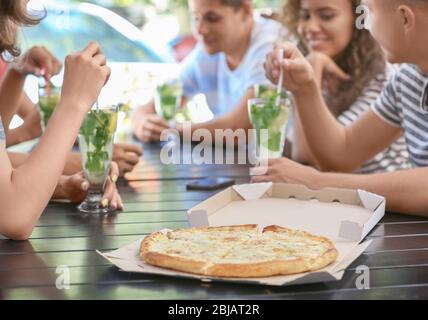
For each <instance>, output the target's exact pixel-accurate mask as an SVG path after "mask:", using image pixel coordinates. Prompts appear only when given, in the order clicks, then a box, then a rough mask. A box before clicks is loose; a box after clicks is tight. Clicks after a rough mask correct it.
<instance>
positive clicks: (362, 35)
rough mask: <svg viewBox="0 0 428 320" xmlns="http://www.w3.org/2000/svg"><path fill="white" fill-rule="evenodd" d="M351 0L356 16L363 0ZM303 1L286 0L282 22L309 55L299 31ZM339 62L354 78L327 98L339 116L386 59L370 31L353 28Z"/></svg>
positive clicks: (375, 74) (383, 67)
mask: <svg viewBox="0 0 428 320" xmlns="http://www.w3.org/2000/svg"><path fill="white" fill-rule="evenodd" d="M348 1H351V3H352V10H353V12H354V16H355V18H356V17H357V14H356V9H357V7H358V5H360V4H361V0H348ZM388 1H389V0H388ZM301 2H302V0H287V1H286V2H285V4H284V7H283V12H282V21H283V23H284V25H285V27H286V28H287V29H288V30H289V32H290V33H291V36H292V37H294V38H296V39H297V42H298V45H299V48H300V49H301V50H302V52H303V53H304V54H308V53H309V48H307V47H306V45H305V44H304V42H303V40H302V39H301V38H300V36H299V33H298V25H299V19H300V9H301ZM336 63H337V64H338V65H339V67H341V68H342V69H343V70H344V71H345V72H346V73H348V74H349V75H351V77H352V81H348V82H342V83H341V84H340V86H339V88H338V90H337V92H335V93H333V94H331V95H329V96H328V97H326V100H327V104H328V106H329V107H330V110H331V111H332V112H333V114H335V115H336V116H338V115H340V114H341V113H342V112H343V111H345V110H347V109H348V108H349V107H351V105H352V104H353V103H354V102H355V101H356V100H357V99H358V97H359V96H360V95H361V93H362V92H363V91H364V88H365V87H366V86H367V85H368V84H369V83H370V82H371V81H372V80H373V79H375V78H376V76H377V75H379V74H381V73H383V72H384V71H385V68H386V62H385V57H384V54H383V52H382V50H381V48H380V46H379V45H378V43H377V42H376V41H375V40H374V39H373V37H372V36H371V35H370V32H368V31H367V30H358V29H357V28H354V33H353V35H352V40H351V42H350V43H349V45H348V47H347V48H346V49H345V52H344V53H343V55H342V56H341V57H340V58H339V60H338V61H336Z"/></svg>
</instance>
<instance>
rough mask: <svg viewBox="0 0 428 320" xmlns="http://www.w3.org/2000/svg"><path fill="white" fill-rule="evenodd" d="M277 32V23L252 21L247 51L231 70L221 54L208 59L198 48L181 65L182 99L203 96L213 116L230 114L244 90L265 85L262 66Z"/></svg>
mask: <svg viewBox="0 0 428 320" xmlns="http://www.w3.org/2000/svg"><path fill="white" fill-rule="evenodd" d="M280 31H281V24H279V23H278V22H276V21H273V20H269V19H264V18H261V17H256V18H255V22H254V28H253V31H252V35H251V43H250V47H249V49H248V50H247V52H246V54H245V56H244V58H243V60H242V62H241V64H240V65H239V66H238V67H237V68H236V69H235V70H230V68H229V66H228V64H227V61H226V55H225V54H224V53H223V52H221V53H217V54H214V55H209V54H208V53H206V51H205V50H204V48H203V45H202V44H198V46H197V47H196V48H195V50H193V52H192V53H191V54H190V55H189V57H187V58H186V60H185V61H184V62H183V65H182V71H181V75H180V80H181V82H182V83H183V91H184V96H186V97H188V98H192V97H193V96H195V95H197V94H204V95H205V97H206V99H207V102H208V105H209V106H210V108H211V111H212V112H213V114H214V115H215V116H220V115H223V114H225V113H228V112H230V111H232V110H233V108H235V107H237V106H238V105H239V103H240V102H241V100H242V99H243V97H244V96H245V94H246V93H247V90H248V89H250V88H251V87H253V86H254V85H257V84H262V83H266V82H267V79H266V73H265V70H264V68H263V63H264V61H265V59H266V55H267V54H268V53H269V52H270V51H271V50H272V49H273V47H274V44H275V42H276V41H277V39H278V35H279V34H280Z"/></svg>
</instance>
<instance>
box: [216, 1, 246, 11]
mask: <svg viewBox="0 0 428 320" xmlns="http://www.w3.org/2000/svg"><path fill="white" fill-rule="evenodd" d="M247 1H248V0H220V2H221V4H222V5H225V6H229V7H233V8H235V9H238V8H240V7H241V6H242V5H243V4H244V3H245V2H247Z"/></svg>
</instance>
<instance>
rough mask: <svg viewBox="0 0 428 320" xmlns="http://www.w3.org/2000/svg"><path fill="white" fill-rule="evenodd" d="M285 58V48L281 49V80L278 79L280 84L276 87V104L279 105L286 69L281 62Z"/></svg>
mask: <svg viewBox="0 0 428 320" xmlns="http://www.w3.org/2000/svg"><path fill="white" fill-rule="evenodd" d="M283 59H284V50H283V49H281V50H280V51H279V65H280V68H281V70H280V73H279V81H278V86H277V89H276V93H277V97H276V106H279V104H280V103H281V92H282V87H283V85H284V69H283V68H282V65H281V62H282V60H283Z"/></svg>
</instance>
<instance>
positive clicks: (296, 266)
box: [140, 225, 338, 278]
mask: <svg viewBox="0 0 428 320" xmlns="http://www.w3.org/2000/svg"><path fill="white" fill-rule="evenodd" d="M198 241H199V242H198ZM294 245H295V246H294ZM318 251H319V253H318ZM299 252H301V253H300V254H299ZM140 256H141V258H142V259H143V260H144V261H145V262H146V263H148V264H152V265H155V266H159V267H163V268H167V269H171V270H178V271H183V272H188V273H193V274H200V275H204V276H213V277H225V278H229V277H230V278H258V277H271V276H277V275H292V274H298V273H304V272H310V271H316V270H319V269H322V268H324V267H326V266H328V265H330V264H331V263H333V262H334V261H335V260H336V259H337V256H338V251H337V250H336V248H335V247H334V245H333V243H332V242H331V241H330V240H329V239H327V238H324V237H318V236H314V235H311V234H309V233H307V232H304V231H296V230H291V229H287V228H283V227H279V226H269V227H266V228H265V229H264V230H263V232H262V233H261V234H259V233H258V232H257V225H244V226H232V227H209V228H190V229H181V230H177V231H173V232H168V233H167V234H164V233H161V232H156V233H153V234H152V235H150V236H148V237H146V239H144V241H143V242H142V243H141V248H140ZM230 261H236V262H233V263H232V262H230Z"/></svg>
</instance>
